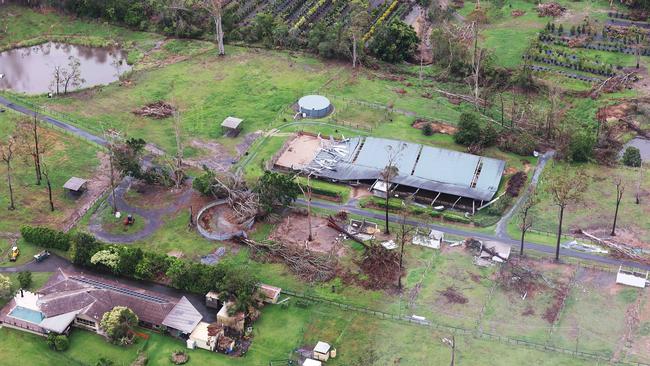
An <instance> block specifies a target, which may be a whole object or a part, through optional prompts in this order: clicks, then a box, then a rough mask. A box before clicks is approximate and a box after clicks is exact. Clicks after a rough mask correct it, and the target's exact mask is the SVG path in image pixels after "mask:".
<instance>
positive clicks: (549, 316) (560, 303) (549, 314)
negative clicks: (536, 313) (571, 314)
mask: <svg viewBox="0 0 650 366" xmlns="http://www.w3.org/2000/svg"><path fill="white" fill-rule="evenodd" d="M569 290H570V288H569V286H568V285H564V284H563V285H561V286H559V287H558V288H557V289H556V290H555V293H554V294H553V302H552V303H551V306H549V307H548V308H547V309H546V311H545V312H544V315H543V316H542V318H544V320H546V321H547V322H548V323H549V324H555V321H556V320H557V318H558V316H559V315H560V311H561V310H562V307H564V301H565V300H566V298H567V296H569Z"/></svg>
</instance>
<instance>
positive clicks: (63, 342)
mask: <svg viewBox="0 0 650 366" xmlns="http://www.w3.org/2000/svg"><path fill="white" fill-rule="evenodd" d="M68 347H70V341H69V340H68V337H66V336H64V335H58V336H56V338H55V339H54V348H55V349H56V350H57V351H59V352H63V351H65V350H67V349H68Z"/></svg>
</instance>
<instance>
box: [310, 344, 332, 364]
mask: <svg viewBox="0 0 650 366" xmlns="http://www.w3.org/2000/svg"><path fill="white" fill-rule="evenodd" d="M331 348H332V346H330V345H329V343H325V342H322V341H318V343H316V347H314V355H313V357H314V358H315V359H317V360H319V361H323V362H327V360H329V359H330V349H331Z"/></svg>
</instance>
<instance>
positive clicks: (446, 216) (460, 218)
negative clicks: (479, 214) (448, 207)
mask: <svg viewBox="0 0 650 366" xmlns="http://www.w3.org/2000/svg"><path fill="white" fill-rule="evenodd" d="M442 216H443V217H444V219H445V220H447V221H451V222H458V223H461V224H469V223H471V222H472V220H471V219H468V218H467V217H465V216H458V215H456V214H453V213H451V212H443V213H442Z"/></svg>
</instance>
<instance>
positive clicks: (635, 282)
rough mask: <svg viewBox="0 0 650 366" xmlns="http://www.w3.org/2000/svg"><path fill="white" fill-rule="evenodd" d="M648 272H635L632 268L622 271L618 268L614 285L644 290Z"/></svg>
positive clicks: (621, 268)
mask: <svg viewBox="0 0 650 366" xmlns="http://www.w3.org/2000/svg"><path fill="white" fill-rule="evenodd" d="M648 273H649V272H648V271H645V273H643V272H637V271H636V270H634V269H633V268H630V269H623V266H620V267H619V268H618V273H617V274H616V283H618V284H621V285H627V286H633V287H639V288H645V287H646V285H647V284H648Z"/></svg>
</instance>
